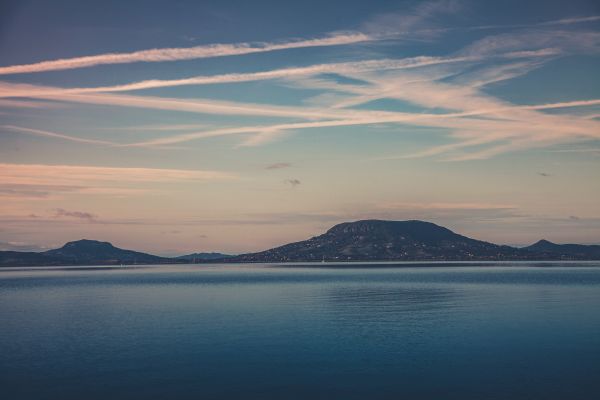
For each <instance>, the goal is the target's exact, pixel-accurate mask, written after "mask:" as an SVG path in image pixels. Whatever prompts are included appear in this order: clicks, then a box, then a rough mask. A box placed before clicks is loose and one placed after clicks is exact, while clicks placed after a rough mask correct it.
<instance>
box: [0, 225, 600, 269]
mask: <svg viewBox="0 0 600 400" xmlns="http://www.w3.org/2000/svg"><path fill="white" fill-rule="evenodd" d="M469 260H471V261H502V260H600V246H598V245H589V246H588V245H580V244H555V243H552V242H549V241H547V240H540V241H539V242H537V243H535V244H533V245H531V246H528V247H524V248H516V247H511V246H500V245H497V244H493V243H489V242H484V241H481V240H476V239H471V238H469V237H466V236H463V235H459V234H457V233H454V232H452V231H451V230H449V229H447V228H444V227H442V226H439V225H436V224H433V223H431V222H424V221H416V220H413V221H382V220H363V221H356V222H345V223H342V224H339V225H335V226H334V227H333V228H331V229H329V230H328V231H327V232H325V233H324V234H322V235H319V236H315V237H313V238H311V239H308V240H304V241H301V242H296V243H290V244H286V245H284V246H280V247H276V248H273V249H270V250H265V251H261V252H258V253H248V254H241V255H238V256H230V255H227V254H222V253H193V254H188V255H184V256H179V257H174V258H167V257H159V256H155V255H151V254H146V253H141V252H137V251H133V250H124V249H120V248H118V247H114V246H113V245H112V244H110V243H108V242H99V241H96V240H85V239H84V240H78V241H75V242H69V243H67V244H65V245H64V246H63V247H61V248H60V249H55V250H48V251H45V252H42V253H34V252H18V251H0V266H4V267H7V266H28V265H39V266H42V265H115V264H117V265H118V264H128V265H130V264H176V263H179V264H182V263H190V262H202V263H210V262H212V263H215V262H228V263H243V262H304V261H469Z"/></svg>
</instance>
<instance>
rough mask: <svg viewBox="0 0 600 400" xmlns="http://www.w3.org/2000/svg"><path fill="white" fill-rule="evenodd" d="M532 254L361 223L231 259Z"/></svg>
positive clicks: (415, 224) (403, 226) (410, 225)
mask: <svg viewBox="0 0 600 400" xmlns="http://www.w3.org/2000/svg"><path fill="white" fill-rule="evenodd" d="M532 256H533V254H532V253H531V252H529V251H526V250H521V249H517V248H514V247H509V246H499V245H496V244H493V243H488V242H483V241H480V240H475V239H471V238H468V237H466V236H462V235H459V234H456V233H454V232H452V231H451V230H449V229H447V228H444V227H442V226H439V225H436V224H433V223H431V222H423V221H416V220H412V221H382V220H363V221H356V222H346V223H342V224H339V225H336V226H334V227H333V228H331V229H329V230H328V231H327V232H326V233H324V234H323V235H320V236H315V237H313V238H311V239H308V240H305V241H301V242H296V243H290V244H287V245H284V246H280V247H276V248H274V249H270V250H266V251H262V252H258V253H250V254H242V255H240V256H236V257H233V258H231V259H229V260H228V261H238V262H286V261H322V260H326V261H375V260H382V261H383V260H515V259H530V258H532Z"/></svg>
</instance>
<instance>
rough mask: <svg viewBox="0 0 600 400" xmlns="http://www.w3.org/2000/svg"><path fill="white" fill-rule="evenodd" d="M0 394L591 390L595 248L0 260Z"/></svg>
mask: <svg viewBox="0 0 600 400" xmlns="http://www.w3.org/2000/svg"><path fill="white" fill-rule="evenodd" d="M0 396H1V397H2V398H3V399H94V398H102V399H108V398H110V399H154V398H157V399H158V398H161V399H167V398H168V399H174V398H179V399H188V398H189V399H192V398H193V399H212V398H247V399H284V398H297V399H308V398H310V399H314V398H323V399H332V398H340V399H353V398H357V399H380V398H381V399H383V398H389V399H399V398H402V397H404V398H409V399H418V398H431V399H452V398H460V399H496V398H497V399H551V398H552V399H554V398H555V399H578V398H580V399H584V398H585V399H591V398H600V263H579V264H537V265H534V264H525V263H522V264H503V265H500V266H498V265H491V266H490V265H487V266H477V265H468V266H464V265H463V266H461V265H458V266H457V265H454V266H440V265H421V266H418V267H415V266H414V265H412V266H411V265H401V266H391V265H386V266H384V267H382V266H379V267H377V266H372V265H371V266H368V265H366V266H356V265H354V266H353V267H352V268H342V267H329V268H323V267H310V266H309V267H307V266H297V267H285V268H282V267H274V266H263V265H255V266H200V267H199V266H175V267H173V266H170V267H136V268H131V269H130V268H126V269H122V268H108V267H101V268H92V269H90V268H85V269H84V268H63V269H59V268H58V269H57V268H55V269H5V270H0Z"/></svg>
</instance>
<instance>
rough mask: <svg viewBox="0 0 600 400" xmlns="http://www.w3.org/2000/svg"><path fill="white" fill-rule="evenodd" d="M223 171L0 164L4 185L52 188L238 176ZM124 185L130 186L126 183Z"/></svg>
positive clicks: (1, 180) (0, 181)
mask: <svg viewBox="0 0 600 400" xmlns="http://www.w3.org/2000/svg"><path fill="white" fill-rule="evenodd" d="M235 178H236V175H234V174H231V173H227V172H220V171H201V170H183V169H160V168H129V167H93V166H83V165H42V164H0V183H1V184H2V185H44V188H46V189H49V188H52V187H56V186H57V185H58V187H59V188H69V187H71V188H73V187H75V188H76V187H91V188H94V187H106V186H109V187H110V186H114V184H116V183H134V182H137V183H144V182H185V181H198V182H202V181H214V180H228V179H235ZM124 189H127V187H125V188H124Z"/></svg>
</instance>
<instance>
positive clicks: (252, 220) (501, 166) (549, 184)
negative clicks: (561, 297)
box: [0, 0, 600, 254]
mask: <svg viewBox="0 0 600 400" xmlns="http://www.w3.org/2000/svg"><path fill="white" fill-rule="evenodd" d="M0 7H1V9H0V54H1V55H2V57H1V58H0V157H1V158H0V185H1V186H0V197H1V200H2V202H1V204H2V205H1V206H0V221H2V224H1V228H0V247H2V248H4V249H11V248H13V249H41V248H47V247H54V246H58V245H60V244H62V242H64V241H67V240H74V239H79V238H81V237H87V238H95V239H103V240H109V241H112V242H114V243H115V244H118V245H120V246H123V247H132V248H137V249H142V250H148V251H154V252H157V253H161V254H180V253H185V252H190V251H207V250H220V251H227V252H244V251H253V250H260V249H264V248H267V247H271V246H275V245H278V244H282V243H285V242H287V241H292V240H301V239H304V238H306V237H308V236H311V235H316V234H319V233H321V232H322V231H324V230H325V229H327V228H328V227H330V226H331V225H333V224H335V223H338V222H342V221H347V220H355V219H362V218H386V219H425V220H429V221H432V222H436V223H439V224H442V225H445V226H448V227H449V228H451V229H454V230H456V231H459V232H461V233H464V234H467V235H471V236H475V237H478V238H482V239H485V240H490V241H494V242H498V243H507V244H527V243H529V242H533V241H535V240H537V239H539V238H541V237H545V238H547V239H550V240H554V241H557V242H584V243H597V242H599V241H600V207H599V206H598V203H599V202H598V199H599V198H600V183H599V181H600V180H599V179H598V172H599V171H600V169H599V167H600V122H599V121H598V116H599V115H600V79H599V77H598V72H597V71H598V70H600V31H599V29H598V28H599V27H600V6H599V5H597V3H596V2H594V1H571V2H568V3H565V2H559V1H539V2H538V1H528V2H522V1H520V2H516V1H506V2H502V3H498V2H480V1H477V2H476V1H464V0H463V1H458V0H457V1H421V2H416V1H406V2H402V1H371V2H364V1H344V2H335V1H331V2H281V1H277V2H276V1H270V2H227V1H215V2H212V1H202V2H193V1H189V2H188V1H169V2H166V1H164V2H161V1H128V2H117V1H114V2H111V1H103V2H91V1H90V2H81V1H79V2H77V1H55V2H44V1H18V2H17V1H15V2H10V1H8V2H3V3H2V6H0Z"/></svg>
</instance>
